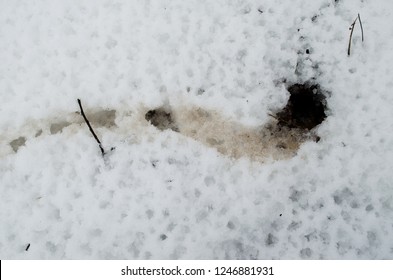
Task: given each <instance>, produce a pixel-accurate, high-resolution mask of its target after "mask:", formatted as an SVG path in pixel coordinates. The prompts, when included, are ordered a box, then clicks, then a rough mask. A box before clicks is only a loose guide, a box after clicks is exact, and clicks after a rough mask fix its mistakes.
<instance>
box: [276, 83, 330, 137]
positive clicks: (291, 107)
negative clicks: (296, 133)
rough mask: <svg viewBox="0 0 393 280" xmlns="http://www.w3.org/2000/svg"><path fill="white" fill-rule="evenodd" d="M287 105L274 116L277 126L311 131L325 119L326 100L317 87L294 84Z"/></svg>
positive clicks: (290, 88) (290, 89)
mask: <svg viewBox="0 0 393 280" xmlns="http://www.w3.org/2000/svg"><path fill="white" fill-rule="evenodd" d="M288 91H289V93H290V95H291V96H290V97H289V100H288V103H287V105H286V106H285V107H284V108H283V109H282V110H281V111H280V112H278V113H277V114H276V116H277V119H278V121H279V122H278V125H279V126H285V127H289V128H300V129H308V130H310V129H313V128H314V127H316V126H317V125H319V124H320V123H322V122H323V120H324V119H325V118H326V114H325V110H326V98H325V95H324V94H322V92H321V90H320V88H319V86H318V85H308V84H294V85H291V86H290V87H289V88H288Z"/></svg>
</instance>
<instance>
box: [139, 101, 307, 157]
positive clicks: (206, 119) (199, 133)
mask: <svg viewBox="0 0 393 280" xmlns="http://www.w3.org/2000/svg"><path fill="white" fill-rule="evenodd" d="M145 118H146V120H148V121H150V123H151V124H152V125H154V126H156V127H157V128H159V129H160V130H164V129H171V130H173V131H175V132H178V133H180V134H182V135H184V136H186V137H190V138H192V139H194V140H196V141H198V142H201V143H203V144H204V145H206V146H209V147H212V148H214V149H216V150H217V151H218V152H220V153H221V154H223V155H226V156H229V157H232V158H235V159H239V158H241V157H248V158H250V159H251V160H254V161H264V160H266V159H267V158H272V159H286V158H290V157H292V156H294V155H295V154H296V151H297V150H298V149H299V147H300V144H301V143H302V142H303V141H304V140H305V139H306V137H305V136H304V131H303V130H300V129H289V128H285V127H280V126H278V122H277V121H276V120H272V121H271V122H269V123H268V124H265V125H264V126H261V127H247V126H244V125H242V124H240V123H237V122H235V121H233V120H230V119H227V118H224V117H223V116H222V115H221V114H219V113H218V112H216V111H207V110H204V109H201V108H187V107H182V108H181V109H177V110H175V111H171V110H168V109H164V108H157V109H155V110H150V111H148V112H147V113H146V115H145Z"/></svg>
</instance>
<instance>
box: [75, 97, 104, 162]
mask: <svg viewBox="0 0 393 280" xmlns="http://www.w3.org/2000/svg"><path fill="white" fill-rule="evenodd" d="M78 104H79V108H80V109H81V114H82V116H83V118H84V119H85V122H86V123H87V126H88V127H89V129H90V132H91V134H93V136H94V138H95V139H96V141H97V143H98V146H99V147H100V150H101V154H102V156H104V155H105V151H104V148H103V147H102V144H101V141H100V140H99V139H98V137H97V135H96V134H95V133H94V130H93V128H92V127H91V125H90V122H89V120H88V119H87V118H86V115H85V112H83V108H82V103H81V100H80V99H78Z"/></svg>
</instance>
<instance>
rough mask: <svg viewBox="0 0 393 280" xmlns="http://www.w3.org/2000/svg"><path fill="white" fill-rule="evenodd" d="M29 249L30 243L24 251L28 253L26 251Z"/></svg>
mask: <svg viewBox="0 0 393 280" xmlns="http://www.w3.org/2000/svg"><path fill="white" fill-rule="evenodd" d="M29 248H30V243H29V244H27V247H26V251H28V250H29Z"/></svg>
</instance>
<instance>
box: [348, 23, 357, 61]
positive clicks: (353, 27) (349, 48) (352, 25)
mask: <svg viewBox="0 0 393 280" xmlns="http://www.w3.org/2000/svg"><path fill="white" fill-rule="evenodd" d="M357 20H358V18H357V17H356V19H355V21H354V22H353V23H352V24H351V27H350V28H349V29H351V34H350V35H349V43H348V56H349V55H350V54H351V43H352V34H353V30H354V29H355V24H356V21H357Z"/></svg>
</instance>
